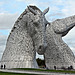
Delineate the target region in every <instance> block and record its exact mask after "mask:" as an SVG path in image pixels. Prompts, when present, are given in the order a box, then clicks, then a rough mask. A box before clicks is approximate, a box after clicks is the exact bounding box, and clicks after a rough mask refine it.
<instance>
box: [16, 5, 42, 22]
mask: <svg viewBox="0 0 75 75" xmlns="http://www.w3.org/2000/svg"><path fill="white" fill-rule="evenodd" d="M28 7H31V8H32V9H34V10H38V11H39V12H40V13H41V10H40V9H39V8H37V7H36V6H31V5H29V6H28ZM27 12H28V9H27V8H26V9H25V11H24V12H23V13H22V14H21V15H20V16H19V18H18V19H17V21H16V22H15V23H18V22H19V21H20V20H21V19H22V17H23V16H24V15H25V14H27Z"/></svg>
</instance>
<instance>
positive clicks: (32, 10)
mask: <svg viewBox="0 0 75 75" xmlns="http://www.w3.org/2000/svg"><path fill="white" fill-rule="evenodd" d="M27 7H28V9H29V10H30V11H31V12H32V13H33V14H34V15H37V12H36V11H35V10H34V9H32V8H31V7H30V6H27Z"/></svg>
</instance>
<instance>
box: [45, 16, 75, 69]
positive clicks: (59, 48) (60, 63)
mask: <svg viewBox="0 0 75 75" xmlns="http://www.w3.org/2000/svg"><path fill="white" fill-rule="evenodd" d="M74 26H75V15H74V16H70V17H67V18H64V19H57V20H55V21H53V22H51V24H50V26H48V27H47V29H46V41H47V45H48V46H47V49H46V52H45V53H44V57H45V63H46V67H48V68H49V69H54V66H56V67H57V68H62V67H65V68H68V67H70V66H73V68H75V56H74V54H73V52H72V51H71V49H70V48H69V47H68V45H67V44H66V43H65V42H64V41H63V40H62V37H63V36H65V35H66V34H67V33H68V32H69V31H70V30H71V29H72V28H73V27H74Z"/></svg>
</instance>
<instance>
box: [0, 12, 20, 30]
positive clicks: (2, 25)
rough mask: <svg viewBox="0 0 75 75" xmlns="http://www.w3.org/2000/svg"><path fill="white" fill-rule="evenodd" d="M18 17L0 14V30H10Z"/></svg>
mask: <svg viewBox="0 0 75 75" xmlns="http://www.w3.org/2000/svg"><path fill="white" fill-rule="evenodd" d="M18 15H19V14H18V13H15V14H10V13H0V29H11V28H12V26H13V25H14V23H15V20H16V19H17V17H18Z"/></svg>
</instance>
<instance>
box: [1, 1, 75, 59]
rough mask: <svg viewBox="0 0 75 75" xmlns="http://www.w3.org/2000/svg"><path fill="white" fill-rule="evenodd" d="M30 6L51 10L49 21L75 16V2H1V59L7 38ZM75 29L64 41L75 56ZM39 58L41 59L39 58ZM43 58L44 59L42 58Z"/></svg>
mask: <svg viewBox="0 0 75 75" xmlns="http://www.w3.org/2000/svg"><path fill="white" fill-rule="evenodd" d="M28 5H36V6H37V7H39V8H40V9H41V10H42V11H43V10H44V9H46V8H47V7H49V8H50V10H49V12H48V13H47V15H46V18H47V20H48V21H50V22H51V21H54V20H55V19H59V18H65V17H68V16H71V15H75V0H0V59H1V56H2V54H3V51H4V49H5V45H6V40H7V37H8V35H9V33H10V31H11V29H12V27H13V25H14V23H15V21H16V20H17V18H18V17H19V15H20V14H21V13H22V12H23V11H24V10H25V9H26V7H27V6H28ZM74 32H75V27H74V28H73V29H72V30H71V31H70V32H69V33H68V35H66V36H65V37H64V38H63V40H64V41H65V42H66V43H67V44H68V45H69V47H70V48H71V49H72V51H73V52H74V54H75V34H74ZM37 57H41V56H38V55H37ZM41 58H42V57H41Z"/></svg>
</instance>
